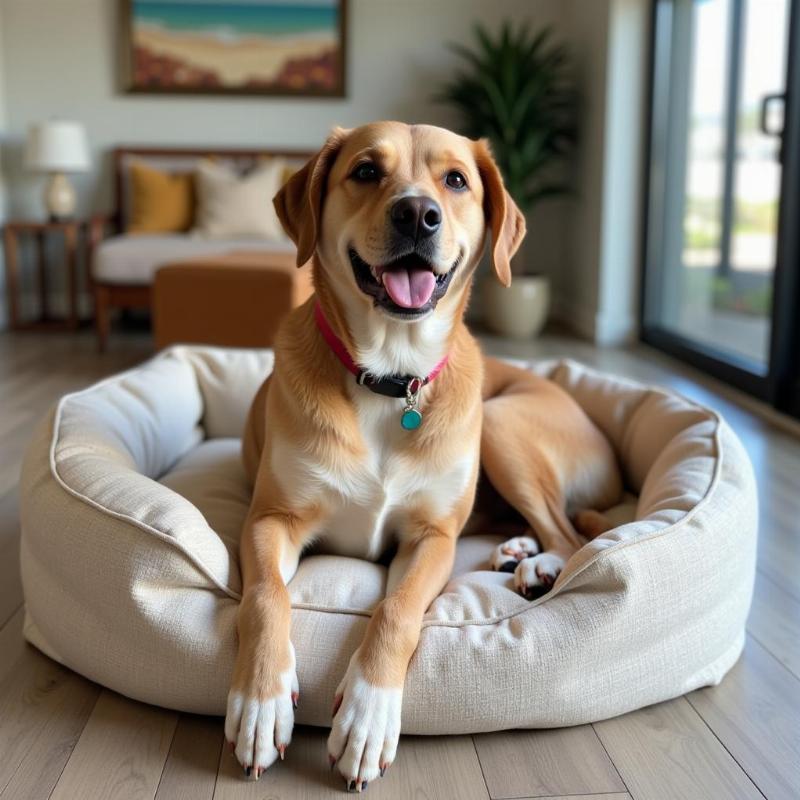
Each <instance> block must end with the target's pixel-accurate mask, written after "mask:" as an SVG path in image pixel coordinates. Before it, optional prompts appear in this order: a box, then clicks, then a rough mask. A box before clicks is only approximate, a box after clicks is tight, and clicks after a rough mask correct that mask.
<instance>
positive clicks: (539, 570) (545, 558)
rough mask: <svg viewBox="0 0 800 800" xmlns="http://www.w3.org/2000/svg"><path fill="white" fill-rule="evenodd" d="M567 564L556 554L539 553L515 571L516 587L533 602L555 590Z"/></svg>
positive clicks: (526, 560)
mask: <svg viewBox="0 0 800 800" xmlns="http://www.w3.org/2000/svg"><path fill="white" fill-rule="evenodd" d="M565 563H566V562H565V561H564V559H563V558H562V557H561V556H559V555H557V554H556V553H539V554H538V555H535V556H532V557H531V558H526V559H524V560H522V561H520V562H519V564H518V565H517V568H516V570H515V571H514V587H515V588H516V590H517V591H518V592H519V593H520V594H521V595H522V596H523V597H525V598H527V599H528V600H533V599H534V598H536V597H539V596H541V595H542V594H544V593H545V592H549V591H550V589H552V588H553V584H554V583H555V582H556V578H558V576H559V575H560V574H561V570H563V569H564V564H565Z"/></svg>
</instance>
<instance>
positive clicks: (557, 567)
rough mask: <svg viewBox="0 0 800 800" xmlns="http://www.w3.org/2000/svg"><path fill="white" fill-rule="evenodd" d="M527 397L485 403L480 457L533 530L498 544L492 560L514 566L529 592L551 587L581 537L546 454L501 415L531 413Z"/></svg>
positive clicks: (533, 593)
mask: <svg viewBox="0 0 800 800" xmlns="http://www.w3.org/2000/svg"><path fill="white" fill-rule="evenodd" d="M520 399H521V401H522V403H520ZM525 399H526V398H525V396H524V395H522V396H521V398H510V397H505V398H498V399H497V400H490V401H489V402H487V403H484V429H483V435H482V439H481V462H482V465H483V468H484V471H485V472H486V475H487V477H488V478H489V480H490V482H491V484H492V486H493V487H494V488H495V490H496V491H497V492H498V493H499V494H500V495H501V496H502V497H503V498H504V499H505V501H506V502H507V503H509V504H510V505H511V506H513V507H514V508H515V509H516V510H517V511H518V512H519V513H520V514H521V515H522V516H523V517H524V518H525V520H526V522H527V523H528V525H529V526H530V528H531V532H532V533H534V534H535V535H536V539H534V538H533V537H532V536H518V537H515V538H513V539H510V540H509V541H507V542H504V543H503V544H501V545H498V547H497V548H495V552H494V553H493V555H492V559H491V566H492V568H493V569H497V570H502V571H505V572H513V573H514V585H515V587H516V589H517V591H519V592H520V594H522V595H524V596H526V597H532V596H536V595H538V594H541V593H542V592H543V591H547V590H548V589H550V588H551V587H552V585H553V584H554V583H555V580H556V578H557V577H558V575H559V574H560V572H561V570H562V569H563V568H564V565H565V564H566V562H567V560H568V559H569V557H570V556H571V555H572V554H573V553H575V552H576V551H577V550H578V549H579V548H580V547H582V546H583V541H582V539H581V537H580V536H579V534H578V532H577V531H576V530H575V528H574V527H573V525H572V523H571V522H570V521H569V519H568V518H567V515H566V511H565V506H566V501H565V499H564V497H563V494H562V491H561V488H560V481H559V480H558V478H557V477H556V475H555V473H554V471H553V469H552V467H551V466H550V464H549V462H548V460H547V457H546V456H545V454H544V453H543V452H542V451H541V450H539V449H537V448H532V447H530V446H529V445H528V443H526V442H525V441H524V437H522V436H520V435H519V430H524V429H525V428H521V427H519V426H511V425H508V424H504V418H503V417H504V416H507V415H508V414H509V413H510V412H511V413H513V412H515V411H516V412H520V411H521V412H524V413H526V414H527V415H530V414H531V411H530V410H529V409H527V408H525V406H524V405H523V404H524V401H525ZM520 406H522V408H521V409H520ZM521 424H522V423H520V425H521ZM537 539H538V542H537ZM540 551H541V552H540Z"/></svg>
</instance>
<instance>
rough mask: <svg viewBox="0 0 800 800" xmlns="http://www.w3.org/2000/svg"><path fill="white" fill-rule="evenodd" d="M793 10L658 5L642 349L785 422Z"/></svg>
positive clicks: (793, 210)
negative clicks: (701, 374) (689, 366)
mask: <svg viewBox="0 0 800 800" xmlns="http://www.w3.org/2000/svg"><path fill="white" fill-rule="evenodd" d="M799 5H800V2H798V0H658V2H657V3H656V13H655V20H654V39H653V48H654V54H653V92H652V113H651V126H652V127H651V137H650V164H649V186H648V207H647V237H646V251H645V276H644V303H643V319H642V330H643V338H644V339H645V340H646V341H648V342H651V343H652V344H654V345H656V346H659V347H662V348H663V349H665V350H668V351H670V352H672V353H673V354H675V355H677V356H679V357H682V358H684V359H686V360H688V361H691V362H692V363H695V364H698V365H700V366H702V367H704V368H706V369H708V370H709V371H711V372H713V373H714V374H717V375H718V376H719V377H722V378H724V379H726V380H729V381H730V382H732V383H735V384H737V385H739V386H741V387H743V388H745V389H747V390H749V391H751V392H753V393H755V394H757V395H760V396H762V397H764V398H765V399H768V400H770V401H772V402H774V403H775V404H776V405H779V406H781V407H784V408H787V409H790V408H791V406H792V404H793V402H794V400H793V399H792V397H791V393H792V391H793V386H796V385H797V383H796V380H797V378H798V377H799V376H800V366H799V365H798V359H797V358H796V356H797V355H798V353H797V349H796V347H797V315H798V310H799V309H798V303H797V300H798V299H800V294H798V281H797V277H798V263H797V228H798V225H800V219H798V216H797V215H798V208H797V197H796V195H797V187H798V161H799V160H800V138H799V137H798V125H797V122H796V121H795V120H794V117H796V116H797V113H798V105H800V103H798V101H797V99H796V95H797V93H798V84H800V79H799V78H798V71H799V70H800V61H799V60H798V56H800V54H798V52H797V50H798V38H800V37H798V33H797V29H798V26H799V25H800V17H799V15H800V11H799V10H798V6H799ZM787 292H788V293H789V294H790V295H791V297H790V298H787V297H786V296H785V293H787ZM792 372H794V375H792V374H791V373H792ZM795 399H797V398H795Z"/></svg>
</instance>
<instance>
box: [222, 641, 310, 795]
mask: <svg viewBox="0 0 800 800" xmlns="http://www.w3.org/2000/svg"><path fill="white" fill-rule="evenodd" d="M279 682H280V691H279V692H278V694H277V695H275V696H274V697H269V698H266V699H263V698H259V697H258V696H257V695H256V694H253V693H250V692H247V691H246V690H245V691H238V690H235V689H231V691H230V692H229V693H228V710H227V713H226V715H225V738H226V739H227V741H228V743H229V746H233V747H234V753H235V755H236V758H237V759H238V761H239V763H240V764H241V765H242V768H243V769H244V771H245V774H246V775H247V776H248V777H251V776H252V777H254V778H255V779H256V780H258V779H259V778H260V777H261V773H262V772H264V770H266V769H267V767H269V766H270V765H271V764H272V763H273V762H274V761H275V760H276V759H277V758H278V756H280V757H281V758H283V754H284V751H285V750H286V747H287V746H288V745H289V742H290V741H291V739H292V728H293V727H294V708H295V703H296V702H297V696H298V683H297V674H296V672H295V668H294V650H292V666H291V667H290V668H289V669H287V670H286V671H285V672H282V673H281V675H280V678H279Z"/></svg>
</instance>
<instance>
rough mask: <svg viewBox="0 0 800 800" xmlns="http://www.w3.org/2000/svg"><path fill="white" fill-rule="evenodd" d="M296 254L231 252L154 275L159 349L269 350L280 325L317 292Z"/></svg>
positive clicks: (177, 264) (176, 265)
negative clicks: (207, 346)
mask: <svg viewBox="0 0 800 800" xmlns="http://www.w3.org/2000/svg"><path fill="white" fill-rule="evenodd" d="M295 258H296V255H295V253H294V252H291V253H289V252H286V253H264V252H230V253H225V254H223V255H215V256H205V257H201V258H195V259H192V260H191V261H181V262H175V263H173V264H167V265H165V266H163V267H161V268H160V269H159V270H158V272H156V278H155V284H154V287H153V330H154V333H155V339H156V347H158V348H162V347H166V346H167V345H170V344H177V343H186V344H215V345H222V346H227V347H269V346H271V345H272V343H273V340H274V338H275V332H276V331H277V329H278V325H279V324H280V321H281V320H282V319H283V317H284V315H285V314H286V313H287V312H288V311H290V310H291V309H292V308H294V307H295V306H298V305H300V304H301V303H303V302H304V301H305V300H306V299H308V297H309V296H310V295H311V294H312V292H313V287H312V285H311V267H310V265H308V264H306V265H305V266H304V267H301V268H300V269H297V267H296V266H295Z"/></svg>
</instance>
